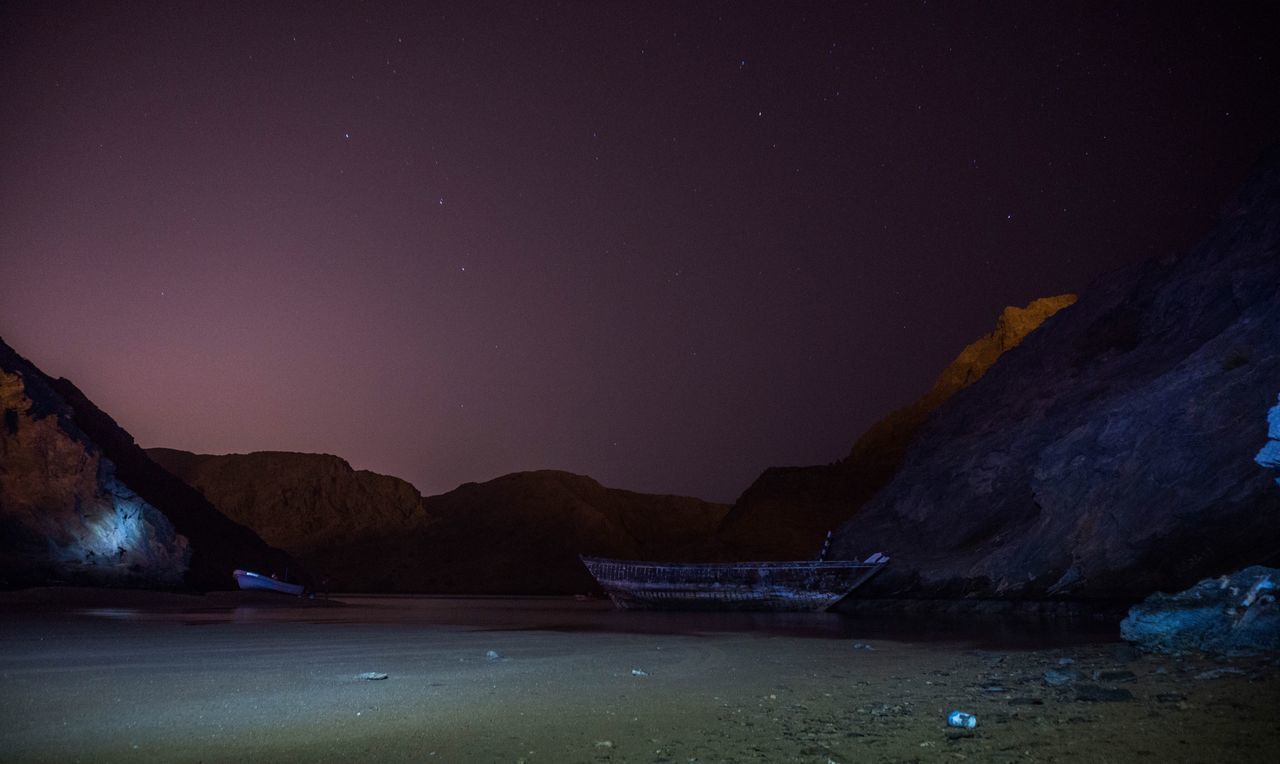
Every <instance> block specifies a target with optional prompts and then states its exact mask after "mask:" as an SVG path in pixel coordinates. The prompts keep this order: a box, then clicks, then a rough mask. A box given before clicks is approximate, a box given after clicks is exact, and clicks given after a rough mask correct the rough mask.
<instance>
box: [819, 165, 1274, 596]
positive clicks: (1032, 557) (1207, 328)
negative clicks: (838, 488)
mask: <svg viewBox="0 0 1280 764" xmlns="http://www.w3.org/2000/svg"><path fill="white" fill-rule="evenodd" d="M1278 388H1280V156H1278V155H1276V154H1272V155H1271V156H1269V157H1268V159H1267V160H1266V161H1265V162H1264V163H1263V164H1262V165H1261V166H1260V167H1259V169H1257V170H1256V171H1255V173H1254V175H1253V176H1252V177H1251V178H1250V179H1249V181H1248V182H1247V183H1246V185H1245V187H1244V189H1243V190H1242V191H1241V193H1240V194H1239V195H1238V197H1237V198H1236V199H1235V200H1233V201H1232V202H1231V203H1230V204H1229V205H1228V207H1227V209H1226V211H1225V212H1224V215H1223V217H1222V220H1221V222H1220V224H1219V225H1218V226H1217V227H1216V228H1215V230H1214V231H1212V232H1211V233H1210V234H1209V236H1208V237H1207V238H1206V239H1205V240H1204V241H1203V242H1202V243H1201V244H1200V245H1199V246H1197V247H1196V248H1195V249H1194V250H1193V251H1191V252H1190V253H1188V254H1186V255H1185V256H1182V257H1170V258H1166V259H1162V260H1156V261H1150V262H1145V263H1142V264H1139V265H1137V266H1135V267H1131V268H1129V269H1126V270H1123V271H1120V272H1117V273H1114V274H1111V275H1110V276H1108V277H1106V278H1104V279H1102V280H1101V281H1100V282H1098V283H1096V284H1094V285H1093V286H1091V287H1090V288H1089V289H1088V290H1087V291H1086V292H1085V293H1084V294H1082V295H1081V298H1080V300H1079V302H1078V303H1077V304H1076V305H1074V306H1073V307H1072V308H1071V309H1070V310H1069V311H1064V312H1063V313H1062V314H1061V315H1060V316H1058V317H1056V318H1055V319H1054V320H1053V321H1051V322H1047V323H1046V324H1045V326H1043V327H1042V328H1041V329H1039V330H1038V331H1036V332H1034V333H1032V334H1031V335H1030V336H1028V337H1027V338H1026V339H1025V340H1024V342H1023V343H1022V345H1021V346H1020V347H1019V349H1018V350H1017V351H1016V352H1012V353H1007V354H1006V355H1004V356H1002V357H1001V358H1000V359H999V361H997V362H996V363H995V364H994V365H993V366H992V367H991V369H990V370H989V371H988V372H987V373H986V375H984V376H983V377H982V378H981V379H980V380H978V381H977V382H975V383H974V384H973V385H971V386H970V387H968V388H966V389H963V390H961V391H959V392H957V393H956V394H955V395H954V396H952V397H951V399H950V400H948V401H947V402H946V403H944V404H942V405H941V406H939V407H938V408H937V410H936V411H935V412H934V413H933V414H932V415H931V416H930V417H929V419H928V421H927V422H926V423H925V424H924V426H923V427H922V428H921V429H920V430H919V432H918V433H917V435H916V437H915V439H914V441H913V443H912V445H911V446H909V447H908V449H907V451H906V456H905V459H904V461H903V463H902V465H901V467H900V468H899V469H898V471H897V473H896V474H895V476H894V477H893V479H892V480H891V481H890V482H889V484H888V485H887V486H886V487H885V488H884V489H883V490H882V491H880V492H879V493H878V494H877V495H876V496H875V497H874V498H873V499H872V500H871V501H869V502H868V503H867V504H866V505H865V506H864V507H863V508H862V510H861V511H859V512H858V513H857V514H856V515H854V517H853V518H852V519H851V520H850V521H849V522H848V523H846V524H845V525H844V526H843V527H842V528H841V530H840V532H839V534H838V538H837V540H836V544H835V547H834V552H835V553H836V554H837V555H839V556H842V557H846V558H852V557H856V556H858V555H859V554H863V553H865V552H867V551H870V550H872V549H883V550H885V551H887V552H888V553H889V554H891V555H893V557H894V562H893V564H892V565H891V566H890V568H889V569H888V570H886V571H884V572H883V573H882V574H881V575H880V576H879V577H878V578H877V579H876V580H875V581H873V583H872V585H871V586H869V587H868V589H867V593H870V594H875V593H879V594H882V595H901V596H950V595H962V596H977V597H1010V598H1018V597H1044V596H1057V597H1070V598H1084V599H1092V598H1122V599H1137V598H1140V597H1142V596H1144V595H1146V594H1149V593H1150V592H1152V591H1155V590H1159V589H1163V590H1166V591H1171V590H1175V589H1181V588H1184V587H1186V586H1188V585H1190V584H1192V583H1194V582H1195V581H1197V580H1199V579H1201V578H1207V577H1210V576H1214V575H1218V574H1221V573H1224V572H1227V571H1229V570H1235V569H1238V568H1240V567H1243V566H1245V565H1249V564H1253V563H1265V562H1268V561H1271V560H1275V558H1276V556H1277V553H1278V552H1280V491H1276V490H1275V485H1274V484H1273V482H1272V480H1271V477H1270V476H1269V475H1268V474H1267V472H1266V470H1263V469H1261V468H1260V467H1259V465H1258V464H1257V463H1256V462H1255V461H1254V456H1255V455H1256V454H1257V452H1258V448H1259V446H1260V445H1261V444H1263V443H1266V442H1267V422H1266V412H1267V408H1268V407H1269V406H1270V405H1271V404H1272V402H1273V401H1274V400H1275V396H1276V393H1277V389H1278Z"/></svg>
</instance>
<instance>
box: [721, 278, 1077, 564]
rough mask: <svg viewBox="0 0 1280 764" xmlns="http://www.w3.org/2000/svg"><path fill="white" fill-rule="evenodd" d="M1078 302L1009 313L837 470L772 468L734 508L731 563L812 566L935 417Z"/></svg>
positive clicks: (727, 532) (725, 529) (725, 531)
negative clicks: (832, 534) (829, 535)
mask: <svg viewBox="0 0 1280 764" xmlns="http://www.w3.org/2000/svg"><path fill="white" fill-rule="evenodd" d="M1075 301H1076V296H1075V295H1073V294H1064V295H1058V296H1057V297H1044V298H1041V299H1038V300H1034V301H1033V302H1032V303H1031V304H1030V305H1027V307H1025V308H1015V307H1010V308H1005V309H1004V312H1003V313H1002V314H1001V315H1000V318H999V320H997V321H996V327H995V329H994V330H993V331H992V332H991V333H990V334H987V335H985V336H983V337H980V338H979V339H978V340H976V341H975V342H973V343H971V344H970V345H969V346H968V347H966V348H965V349H964V350H962V351H961V352H960V355H958V356H956V358H955V360H953V361H952V362H951V363H950V364H949V365H948V366H947V368H946V369H944V370H943V372H942V374H941V375H940V376H939V377H938V379H937V381H936V382H934V384H933V387H932V388H931V389H930V390H929V392H928V393H927V394H926V395H925V396H924V397H923V398H921V399H920V400H918V401H916V402H915V403H913V404H911V405H909V406H904V407H903V408H900V409H898V410H897V411H894V412H892V413H890V414H889V415H888V416H886V417H885V418H884V419H881V420H880V421H879V422H877V423H876V424H874V425H873V426H872V427H871V429H869V430H867V432H866V433H864V434H863V435H862V437H860V438H859V439H858V441H857V442H856V443H855V444H854V446H853V450H852V451H851V452H850V453H849V455H848V456H846V457H845V458H844V459H843V460H841V461H839V462H836V463H835V464H829V465H823V466H816V467H773V468H770V469H768V470H766V471H765V472H764V474H762V475H761V476H760V477H759V478H757V479H756V481H755V482H754V483H753V484H752V485H751V487H750V488H748V489H747V490H746V492H744V493H743V494H742V496H741V497H740V498H739V499H738V501H737V502H736V503H735V504H734V505H733V509H731V510H730V512H729V514H728V516H726V517H725V521H724V523H723V525H722V527H721V528H720V532H719V534H718V537H719V540H720V541H721V542H723V545H724V546H725V547H727V549H726V550H722V551H721V554H722V555H724V554H725V553H726V552H727V553H728V555H729V556H734V557H739V558H751V559H807V558H809V557H811V556H813V555H814V554H815V553H816V552H817V551H818V549H819V547H820V546H821V545H822V541H823V539H824V537H825V536H826V532H827V531H829V530H832V529H833V528H836V527H838V526H839V525H840V524H841V523H843V522H844V521H845V520H847V519H848V518H849V516H850V515H852V514H853V512H854V511H855V510H856V509H857V508H858V507H859V506H861V505H862V504H863V503H864V502H865V501H866V500H867V499H869V498H870V497H871V496H872V495H874V494H875V492H876V491H878V490H880V489H881V488H882V487H884V485H885V484H886V483H888V482H889V479H890V478H891V477H893V474H894V472H895V471H896V470H897V468H898V465H899V464H901V462H902V458H903V454H904V452H905V451H906V448H907V446H908V445H909V444H910V443H911V441H912V439H913V437H914V436H915V433H916V431H917V430H919V428H920V426H921V425H922V424H923V423H924V421H925V420H926V419H927V418H928V416H929V414H930V413H931V412H932V411H933V410H934V409H936V408H938V406H941V405H942V404H943V403H944V402H946V401H947V399H949V398H950V397H951V396H952V395H954V394H955V393H956V392H958V391H959V390H962V389H964V388H966V387H968V386H969V385H972V384H973V383H974V382H976V381H978V380H979V379H981V378H982V376H983V374H985V373H986V372H987V369H989V368H991V365H992V364H994V363H995V362H996V359H998V358H999V357H1000V356H1001V355H1003V354H1004V353H1005V352H1007V351H1009V350H1011V349H1013V348H1015V347H1017V346H1018V344H1019V343H1021V342H1022V340H1023V339H1024V338H1025V337H1026V336H1027V335H1028V334H1030V333H1031V332H1033V331H1035V330H1036V329H1037V328H1038V327H1039V326H1040V325H1041V324H1042V323H1044V322H1045V321H1046V320H1047V319H1048V318H1049V317H1050V316H1052V315H1054V314H1055V313H1057V312H1058V311H1060V310H1062V309H1063V308H1065V307H1067V306H1069V305H1071V304H1072V303H1074V302H1075Z"/></svg>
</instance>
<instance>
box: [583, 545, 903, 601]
mask: <svg viewBox="0 0 1280 764" xmlns="http://www.w3.org/2000/svg"><path fill="white" fill-rule="evenodd" d="M580 559H581V560H582V564H583V565H586V566H587V570H589V571H590V572H591V575H593V576H595V579H596V581H598V582H599V583H600V586H601V587H602V588H603V589H604V590H605V592H606V593H607V594H608V595H609V598H610V599H612V600H613V604H615V605H617V606H618V607H620V608H623V609H635V610H814V611H816V610H826V609H827V608H829V607H831V606H832V605H834V604H835V603H836V602H838V601H839V600H840V599H841V598H842V597H844V596H845V595H847V594H848V593H849V592H851V591H853V590H854V589H856V588H858V586H859V585H861V584H862V583H863V582H864V581H866V580H867V579H868V578H871V577H872V576H873V575H875V574H876V572H877V571H879V570H880V568H882V567H884V565H885V563H887V562H888V561H889V558H888V557H885V556H884V555H882V554H880V553H879V552H877V553H876V554H873V555H871V556H870V557H868V558H867V559H866V560H864V561H863V562H857V561H832V562H828V561H824V560H798V561H794V562H730V563H704V562H685V563H669V562H644V561H640V560H610V559H606V558H602V557H580Z"/></svg>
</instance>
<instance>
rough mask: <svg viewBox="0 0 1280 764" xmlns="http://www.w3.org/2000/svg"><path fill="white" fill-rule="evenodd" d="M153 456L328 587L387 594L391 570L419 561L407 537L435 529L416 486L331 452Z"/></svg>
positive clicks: (170, 452) (156, 451)
mask: <svg viewBox="0 0 1280 764" xmlns="http://www.w3.org/2000/svg"><path fill="white" fill-rule="evenodd" d="M147 454H148V455H149V456H150V457H151V458H152V459H154V460H155V461H156V462H157V463H159V464H160V465H162V466H164V468H165V469H167V470H168V471H170V472H172V473H173V474H174V475H177V476H178V477H180V478H182V479H183V480H185V481H186V482H187V483H189V484H191V485H192V486H193V487H195V488H196V489H197V490H199V491H200V493H202V494H203V495H204V496H205V497H206V498H208V499H209V501H211V502H212V503H213V504H214V506H216V507H218V509H219V510H220V511H221V512H223V513H224V514H226V515H227V517H230V518H233V519H234V520H236V522H240V523H244V524H245V525H247V526H249V527H250V528H253V529H254V530H255V531H257V532H258V533H259V534H260V535H261V536H262V537H263V538H264V539H266V540H267V541H268V542H269V543H271V544H274V545H277V546H279V547H280V548H282V549H285V550H287V551H288V552H289V554H291V555H293V556H294V557H296V558H297V559H298V560H299V561H300V562H301V563H302V565H303V566H304V567H305V568H306V569H307V570H309V571H311V572H312V573H313V574H314V576H315V577H316V578H317V582H316V583H317V585H318V586H322V587H327V588H333V589H339V590H346V591H374V590H388V589H389V587H388V586H385V585H383V581H384V579H389V577H388V575H387V573H386V572H385V571H386V569H389V568H391V567H392V566H394V565H397V564H399V558H400V557H406V558H407V559H410V560H415V559H417V558H418V556H419V555H418V554H417V550H415V549H414V548H413V546H412V544H409V543H407V539H410V538H416V537H417V536H418V535H419V534H420V532H421V531H422V530H423V529H424V528H426V527H427V526H428V525H430V524H431V518H430V517H429V516H428V515H427V513H426V511H425V510H424V509H423V506H422V496H421V495H420V494H419V493H418V491H417V489H415V488H414V487H413V486H412V485H411V484H410V483H408V482H406V481H404V480H401V479H399V478H395V477H391V476H388V475H379V474H377V473H374V472H368V471H365V470H355V469H352V467H351V465H350V464H348V463H347V462H346V461H345V460H343V459H340V458H338V457H336V456H330V455H328V454H297V453H289V452H280V451H258V452H255V453H251V454H227V455H222V456H211V455H207V454H193V453H190V452H187V451H177V450H174V449H168V448H152V449H148V450H147ZM391 588H403V587H391Z"/></svg>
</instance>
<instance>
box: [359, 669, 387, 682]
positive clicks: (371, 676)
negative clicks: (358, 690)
mask: <svg viewBox="0 0 1280 764" xmlns="http://www.w3.org/2000/svg"><path fill="white" fill-rule="evenodd" d="M386 678H387V675H386V674H384V673H382V672H381V671H366V672H364V673H363V674H360V675H359V676H357V677H356V679H368V680H370V681H373V680H377V679H386Z"/></svg>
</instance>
